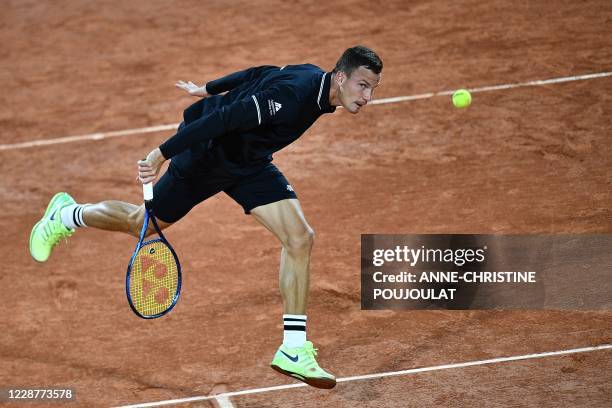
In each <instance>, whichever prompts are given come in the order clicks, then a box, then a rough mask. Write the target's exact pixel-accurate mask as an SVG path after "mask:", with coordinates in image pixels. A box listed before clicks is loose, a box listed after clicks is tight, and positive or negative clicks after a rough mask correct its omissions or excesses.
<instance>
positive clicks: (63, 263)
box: [0, 0, 612, 407]
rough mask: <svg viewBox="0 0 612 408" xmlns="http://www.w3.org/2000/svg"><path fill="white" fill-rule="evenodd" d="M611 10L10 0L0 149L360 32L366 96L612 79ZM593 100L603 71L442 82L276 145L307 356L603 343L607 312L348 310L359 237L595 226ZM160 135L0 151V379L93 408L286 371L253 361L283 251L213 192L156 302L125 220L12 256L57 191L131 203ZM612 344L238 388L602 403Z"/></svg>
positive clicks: (611, 96) (440, 354)
mask: <svg viewBox="0 0 612 408" xmlns="http://www.w3.org/2000/svg"><path fill="white" fill-rule="evenodd" d="M611 13H612V6H611V4H610V2H609V1H584V2H575V1H558V0H552V1H546V2H544V1H539V2H508V1H502V0H493V1H487V2H483V1H476V0H471V1H467V0H466V1H454V2H443V1H428V2H425V1H410V2H408V1H384V2H383V1H374V0H373V1H361V2H358V1H354V0H341V1H335V2H312V1H281V0H278V1H258V2H251V1H240V0H239V1H232V2H226V1H206V2H203V1H202V2H201V1H195V0H192V1H182V2H170V1H161V0H151V1H144V0H140V1H96V2H84V1H75V0H61V1H60V0H58V1H53V2H40V1H31V0H29V1H25V0H19V1H16V0H15V1H4V2H3V5H2V12H1V13H0V42H1V44H2V45H1V46H0V55H1V62H0V65H1V68H2V69H1V70H0V87H1V89H2V91H1V92H0V101H1V105H2V109H1V110H0V124H1V125H2V126H1V133H0V134H1V136H0V137H1V140H0V143H2V144H13V143H18V142H26V141H31V140H36V139H51V138H56V137H62V136H69V135H79V134H87V133H93V132H106V131H112V130H123V129H131V128H139V127H146V126H153V125H160V124H168V123H176V122H179V121H180V119H181V113H182V110H183V109H184V108H185V107H186V106H188V105H189V104H190V103H192V102H193V100H194V99H193V98H192V97H190V96H188V95H186V94H185V93H184V92H181V91H180V90H178V89H176V88H175V87H174V82H175V81H176V80H178V79H183V80H191V81H194V82H196V83H202V82H204V81H207V80H210V79H214V78H216V77H219V76H221V75H224V74H226V73H229V72H232V71H236V70H239V69H243V68H246V67H248V66H253V65H261V64H275V65H279V66H281V65H284V64H290V63H304V62H310V63H314V64H317V65H319V66H321V67H324V68H325V69H327V70H331V68H332V67H333V65H334V63H335V61H336V59H337V58H338V56H339V55H340V53H341V52H342V51H343V50H344V49H345V48H347V47H349V46H352V45H355V44H359V43H363V44H365V45H368V46H370V47H372V48H373V49H375V50H376V51H377V52H378V53H379V54H380V55H381V57H382V58H383V60H384V64H385V68H384V71H383V80H382V84H381V86H380V88H379V89H377V91H376V95H375V97H377V98H387V97H394V96H404V95H414V94H421V93H426V92H437V91H444V90H453V89H457V88H474V87H479V86H486V85H497V84H508V83H517V82H523V81H530V80H538V79H548V78H554V77H565V76H573V75H582V74H590V73H598V72H606V71H612V55H611V54H610V38H612V25H610V15H611ZM611 107H612V79H611V78H610V77H607V78H600V79H593V80H585V81H574V82H568V83H562V84H552V85H546V86H537V87H524V88H517V89H508V90H499V91H492V92H482V93H474V94H473V102H472V106H471V107H470V108H469V109H465V110H457V109H454V108H453V107H452V104H451V101H450V98H449V97H434V98H429V99H423V100H417V101H411V102H401V103H393V104H385V105H373V106H368V107H366V108H365V109H363V110H362V112H361V113H360V114H358V115H357V116H352V115H350V114H348V113H347V112H346V111H344V110H341V109H340V110H338V111H337V112H336V113H334V114H333V115H327V116H325V117H323V118H322V119H321V120H319V121H318V122H317V123H316V124H315V125H314V126H313V127H312V128H311V129H310V130H309V131H308V132H307V133H306V134H305V135H304V136H303V137H302V138H301V139H300V140H299V141H297V142H296V143H294V144H293V145H291V146H289V147H288V148H286V149H285V150H283V151H282V152H279V153H278V154H276V156H275V163H276V164H277V165H278V166H279V167H280V168H281V169H282V170H283V172H284V173H285V175H286V176H287V178H288V179H289V180H290V182H291V183H292V185H293V187H294V188H295V190H296V191H297V193H298V195H299V198H300V200H301V202H302V206H303V209H304V211H305V214H306V217H307V219H308V221H309V222H310V224H311V225H312V226H313V228H314V229H315V231H316V234H317V235H316V240H315V241H316V243H315V248H314V251H313V258H312V271H311V292H310V297H309V309H308V318H309V320H308V322H309V323H308V335H309V338H311V339H312V340H313V341H314V342H315V345H316V346H317V347H319V348H320V353H319V362H320V363H321V365H322V366H323V367H324V368H326V369H328V370H329V371H331V372H332V373H334V374H336V375H337V376H338V377H346V376H353V375H359V374H368V373H377V372H385V371H394V370H404V369H410V368H415V367H421V366H433V365H439V364H446V363H455V362H463V361H471V360H482V359H488V358H494V357H500V356H512V355H522V354H530V353H539V352H545V351H555V350H564V349H572V348H578V347H587V346H594V345H601V344H607V343H611V342H612V313H611V312H610V311H599V312H577V311H576V312H573V311H418V312H417V311H361V310H360V303H359V299H360V293H359V290H360V278H359V273H360V234H362V233H397V234H402V233H495V234H514V233H611V232H612V212H611V208H612V137H611V134H612V126H611V118H612V112H611ZM172 134H173V132H171V131H165V132H159V133H149V134H139V135H133V136H128V137H122V138H114V139H109V140H101V141H83V142H74V143H67V144H54V145H49V146H45V147H32V148H21V149H10V150H1V151H0V171H1V174H2V182H1V183H0V222H1V225H2V245H1V246H0V254H1V259H2V262H3V266H4V268H3V270H2V273H1V274H0V288H1V289H0V291H1V292H0V293H1V296H2V309H3V312H2V314H0V327H1V328H2V334H0V387H11V386H21V387H24V386H31V387H41V386H46V387H50V386H70V387H74V388H75V389H76V393H77V402H76V403H74V404H72V405H69V406H83V407H94V406H114V405H122V404H134V403H138V402H150V401H158V400H165V399H174V398H182V397H190V396H196V395H209V394H211V393H216V392H217V391H215V390H219V389H221V390H226V391H235V390H242V389H248V388H259V387H268V386H274V385H281V384H289V383H292V380H291V379H288V378H287V377H284V376H280V375H279V374H277V373H276V372H274V371H273V370H271V369H270V368H269V367H268V364H269V362H270V360H271V358H272V355H273V353H274V351H275V349H276V348H277V347H278V345H279V344H280V342H281V340H282V320H281V314H282V305H281V297H280V294H279V291H278V263H279V254H280V247H279V243H278V242H277V241H276V239H275V238H274V237H273V236H272V235H271V234H270V233H268V232H267V231H266V230H265V229H264V228H263V227H261V226H260V225H259V224H258V223H257V222H256V221H255V220H254V219H252V218H251V217H249V216H245V215H244V214H243V213H242V210H241V208H240V207H239V206H238V205H237V204H235V203H234V202H233V201H231V200H230V199H229V198H228V197H226V196H225V195H223V194H222V195H218V196H216V197H214V198H212V199H210V200H209V201H207V202H205V203H204V204H202V205H200V206H198V207H196V208H195V209H194V210H193V211H192V212H191V213H190V214H189V215H188V217H187V218H186V219H183V220H182V221H180V222H178V223H177V224H176V225H174V226H173V227H172V228H171V229H169V230H168V231H167V234H166V235H167V238H168V239H169V240H170V242H172V244H173V245H174V247H175V248H176V250H177V252H178V255H179V257H180V259H181V261H182V265H183V271H184V279H183V285H184V287H183V292H182V296H181V299H180V301H179V304H178V305H177V307H176V308H175V309H174V310H173V311H172V313H171V314H170V315H168V316H167V317H164V318H162V319H158V320H155V321H145V320H141V319H139V318H137V317H136V316H135V315H134V314H133V313H132V312H131V310H130V309H129V307H128V304H127V301H126V299H125V290H124V279H125V268H126V265H127V262H128V260H129V258H130V255H131V253H132V250H133V246H134V244H135V240H134V239H133V238H132V237H129V236H127V235H120V234H113V233H108V232H102V231H95V230H91V229H84V230H80V231H78V232H77V233H76V234H75V235H74V236H73V237H72V238H71V239H70V240H69V241H68V244H67V245H66V244H61V245H59V246H58V247H57V248H56V250H55V252H54V253H53V256H52V257H51V259H50V260H49V261H48V262H47V263H46V264H37V263H35V262H34V261H33V260H32V259H31V258H30V256H29V254H28V248H27V242H28V236H29V233H30V229H31V227H32V226H33V224H34V223H35V222H36V221H37V220H38V219H39V217H40V216H41V214H42V212H43V211H44V208H45V206H46V205H47V202H48V200H49V199H50V198H51V196H52V195H53V194H54V193H55V192H57V191H67V192H69V193H70V194H72V195H73V196H74V197H75V199H76V200H77V201H79V202H83V203H87V202H89V203H91V202H97V201H100V200H104V199H119V200H124V201H129V202H134V203H137V202H139V201H141V197H142V196H141V188H140V186H139V184H138V183H137V182H136V181H135V177H136V162H137V160H138V159H139V158H141V157H142V156H143V155H144V154H146V153H148V152H149V151H150V150H151V149H152V148H154V147H156V146H157V145H158V144H159V143H161V142H162V141H164V140H165V139H166V138H168V137H170V136H171V135H172ZM611 357H612V354H611V352H610V350H604V351H597V352H593V353H585V354H580V355H568V356H560V357H550V358H545V359H538V360H526V361H520V362H511V363H502V364H495V365H487V366H477V367H469V368H462V369H454V370H444V371H435V372H428V373H421V374H413V375H408V376H402V377H393V378H387V379H380V380H370V381H355V382H349V383H341V384H339V385H338V386H337V387H336V388H335V389H334V390H332V391H323V390H316V389H312V388H298V389H290V390H283V391H278V392H273V393H265V394H259V395H252V396H241V397H238V398H234V399H232V403H233V404H234V405H235V406H236V407H247V406H248V407H292V406H299V407H405V406H454V407H464V406H488V407H490V406H500V407H507V406H540V407H558V406H589V407H604V406H609V404H610V398H611V397H610V388H609V387H610V382H611V380H612V378H611V374H610V373H612V358H611ZM207 404H208V402H199V403H195V404H191V405H189V404H184V405H181V406H190V407H195V406H198V407H206V406H208V405H207ZM41 405H44V404H38V406H41ZM6 406H17V404H6ZM20 406H21V405H20ZM23 406H28V405H27V404H25V405H23ZM29 406H33V405H32V404H30V405H29ZM49 406H58V405H53V404H49Z"/></svg>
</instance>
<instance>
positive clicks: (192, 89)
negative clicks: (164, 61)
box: [175, 81, 210, 98]
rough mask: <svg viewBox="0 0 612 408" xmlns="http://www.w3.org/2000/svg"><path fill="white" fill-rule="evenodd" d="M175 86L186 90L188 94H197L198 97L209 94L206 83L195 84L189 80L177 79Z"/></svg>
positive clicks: (205, 96) (204, 96)
mask: <svg viewBox="0 0 612 408" xmlns="http://www.w3.org/2000/svg"><path fill="white" fill-rule="evenodd" d="M175 86H176V87H177V88H179V89H182V90H183V91H185V92H187V93H188V94H189V95H192V96H198V97H200V98H207V97H209V96H210V95H209V94H208V92H207V91H206V85H202V86H197V85H196V84H194V83H193V82H191V81H189V82H185V81H178V82H177V83H176V84H175Z"/></svg>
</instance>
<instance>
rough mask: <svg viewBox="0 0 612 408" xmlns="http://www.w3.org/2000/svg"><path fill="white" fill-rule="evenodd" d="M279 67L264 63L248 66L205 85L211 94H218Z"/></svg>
mask: <svg viewBox="0 0 612 408" xmlns="http://www.w3.org/2000/svg"><path fill="white" fill-rule="evenodd" d="M274 68H278V67H275V66H273V65H262V66H260V67H253V68H248V69H245V70H243V71H238V72H234V73H233V74H229V75H226V76H224V77H221V78H219V79H215V80H214V81H210V82H208V83H206V85H205V86H204V87H205V88H206V91H207V92H208V93H209V94H210V95H217V94H220V93H223V92H226V91H231V90H232V89H234V88H235V87H237V86H238V85H240V84H242V83H243V82H247V81H250V80H251V79H253V78H256V77H258V76H259V75H260V74H261V73H262V72H264V71H267V70H269V69H274Z"/></svg>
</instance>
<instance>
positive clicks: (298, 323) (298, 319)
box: [283, 314, 306, 331]
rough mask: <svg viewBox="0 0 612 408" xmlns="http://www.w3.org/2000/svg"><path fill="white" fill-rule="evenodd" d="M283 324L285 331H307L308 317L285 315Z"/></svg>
mask: <svg viewBox="0 0 612 408" xmlns="http://www.w3.org/2000/svg"><path fill="white" fill-rule="evenodd" d="M283 323H284V328H285V330H296V331H306V315H292V314H284V315H283Z"/></svg>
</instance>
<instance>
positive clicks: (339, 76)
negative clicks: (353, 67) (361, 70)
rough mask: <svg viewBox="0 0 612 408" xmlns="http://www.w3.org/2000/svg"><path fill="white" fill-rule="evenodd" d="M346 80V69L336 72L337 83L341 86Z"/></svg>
mask: <svg viewBox="0 0 612 408" xmlns="http://www.w3.org/2000/svg"><path fill="white" fill-rule="evenodd" d="M344 81H346V74H345V73H344V71H338V72H336V83H337V84H338V85H339V86H342V84H344Z"/></svg>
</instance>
